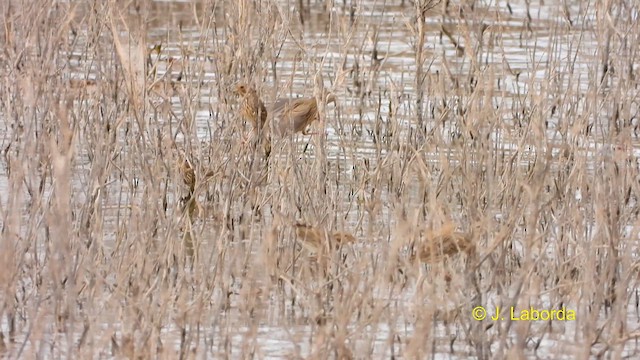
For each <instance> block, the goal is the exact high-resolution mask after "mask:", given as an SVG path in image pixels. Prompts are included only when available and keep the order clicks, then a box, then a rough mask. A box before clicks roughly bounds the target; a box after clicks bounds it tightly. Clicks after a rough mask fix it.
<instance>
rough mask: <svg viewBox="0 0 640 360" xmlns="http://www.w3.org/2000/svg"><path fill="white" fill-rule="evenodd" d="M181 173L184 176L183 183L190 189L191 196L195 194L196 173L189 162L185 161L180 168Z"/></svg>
mask: <svg viewBox="0 0 640 360" xmlns="http://www.w3.org/2000/svg"><path fill="white" fill-rule="evenodd" d="M180 173H181V174H182V181H184V184H185V185H187V187H188V188H189V194H193V192H194V191H195V189H196V172H195V171H194V170H193V166H191V163H190V162H189V160H187V159H184V161H183V162H182V164H181V166H180Z"/></svg>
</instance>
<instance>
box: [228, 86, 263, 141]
mask: <svg viewBox="0 0 640 360" xmlns="http://www.w3.org/2000/svg"><path fill="white" fill-rule="evenodd" d="M235 93H236V94H237V95H239V96H241V97H242V103H241V104H240V114H241V115H242V117H243V118H244V119H245V120H248V121H251V124H252V125H253V130H254V132H256V133H260V131H262V129H263V128H264V125H265V124H266V123H267V108H266V106H264V103H263V102H262V100H260V97H259V96H258V93H257V92H256V90H255V89H254V88H252V87H251V86H249V85H246V84H238V85H236V87H235Z"/></svg>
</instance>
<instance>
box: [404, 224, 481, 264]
mask: <svg viewBox="0 0 640 360" xmlns="http://www.w3.org/2000/svg"><path fill="white" fill-rule="evenodd" d="M475 250H476V247H475V244H474V243H473V238H472V236H471V235H470V234H465V233H461V232H457V231H456V232H454V231H444V232H441V233H439V234H431V235H427V236H425V237H424V238H422V239H421V241H419V242H418V243H417V244H415V249H414V253H413V254H412V258H413V259H415V258H418V259H419V260H420V261H421V262H423V263H427V264H434V263H437V262H441V261H443V260H444V259H446V258H448V257H453V256H456V255H458V254H463V253H464V254H467V255H472V254H474V253H475Z"/></svg>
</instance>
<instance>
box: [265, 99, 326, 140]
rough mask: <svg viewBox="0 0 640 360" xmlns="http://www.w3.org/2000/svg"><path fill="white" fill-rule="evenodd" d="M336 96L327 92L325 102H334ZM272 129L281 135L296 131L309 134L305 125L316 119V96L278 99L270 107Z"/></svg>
mask: <svg viewBox="0 0 640 360" xmlns="http://www.w3.org/2000/svg"><path fill="white" fill-rule="evenodd" d="M335 102H336V97H335V96H334V95H333V94H331V93H329V94H327V96H326V98H325V103H326V104H329V103H335ZM270 115H271V119H272V120H271V121H274V124H273V129H274V131H275V132H276V133H277V134H278V135H280V136H282V135H289V134H293V133H297V132H302V133H303V134H304V135H309V132H308V129H307V127H308V126H309V125H311V123H312V122H314V121H315V120H318V103H317V101H316V98H315V97H313V98H300V99H279V100H278V101H276V102H275V104H273V108H271V109H270Z"/></svg>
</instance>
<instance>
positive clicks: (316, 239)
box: [294, 222, 356, 253]
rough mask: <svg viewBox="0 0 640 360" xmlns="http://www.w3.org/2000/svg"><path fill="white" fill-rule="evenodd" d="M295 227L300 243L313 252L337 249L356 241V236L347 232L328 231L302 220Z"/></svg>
mask: <svg viewBox="0 0 640 360" xmlns="http://www.w3.org/2000/svg"><path fill="white" fill-rule="evenodd" d="M294 227H295V229H296V237H297V238H298V240H299V241H300V244H301V245H302V246H304V247H305V248H306V249H307V250H309V251H311V252H313V253H319V252H322V251H324V250H325V249H329V250H336V249H338V248H340V247H341V246H342V245H344V244H348V243H352V242H355V241H356V238H355V237H354V236H353V235H351V234H349V233H347V232H342V231H338V232H334V233H328V232H326V231H322V230H320V229H318V228H316V227H313V226H311V225H307V224H303V223H301V222H296V224H295V225H294Z"/></svg>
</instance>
